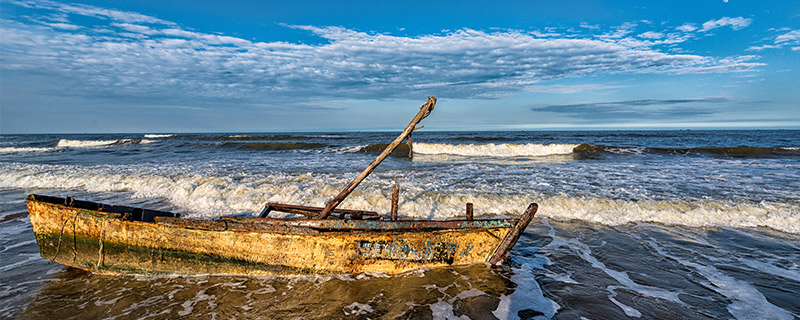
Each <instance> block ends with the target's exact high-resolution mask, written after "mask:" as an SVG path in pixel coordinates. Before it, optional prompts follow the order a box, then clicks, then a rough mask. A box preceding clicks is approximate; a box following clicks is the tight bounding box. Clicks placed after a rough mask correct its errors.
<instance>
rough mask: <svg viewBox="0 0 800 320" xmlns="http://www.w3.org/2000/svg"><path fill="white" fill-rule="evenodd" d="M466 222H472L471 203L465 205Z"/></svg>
mask: <svg viewBox="0 0 800 320" xmlns="http://www.w3.org/2000/svg"><path fill="white" fill-rule="evenodd" d="M467 220H472V202H468V203H467Z"/></svg>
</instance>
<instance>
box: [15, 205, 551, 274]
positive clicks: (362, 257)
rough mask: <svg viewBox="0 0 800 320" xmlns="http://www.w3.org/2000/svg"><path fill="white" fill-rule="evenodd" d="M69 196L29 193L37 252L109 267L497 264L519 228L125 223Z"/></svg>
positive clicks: (328, 269)
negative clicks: (514, 231) (512, 232)
mask: <svg viewBox="0 0 800 320" xmlns="http://www.w3.org/2000/svg"><path fill="white" fill-rule="evenodd" d="M54 199H55V200H54ZM58 201H63V202H66V203H63V202H62V203H58ZM70 201H72V199H70V198H67V199H63V198H54V197H45V196H36V195H31V196H29V197H28V212H29V214H30V220H31V224H32V225H33V231H34V233H35V235H36V240H37V242H38V244H39V249H40V253H41V255H42V257H43V258H46V259H49V260H52V261H55V262H58V263H61V264H64V265H68V266H71V267H75V268H80V269H84V270H87V271H91V272H95V273H109V274H245V275H304V274H341V273H360V272H376V271H381V272H387V273H390V274H393V273H399V272H403V271H406V270H409V269H413V268H419V267H438V266H448V265H465V264H471V263H477V262H493V263H501V262H502V260H503V259H504V258H505V255H507V254H508V252H507V251H508V250H510V246H513V242H516V238H518V237H519V235H518V234H517V235H516V236H514V235H511V234H510V233H511V231H512V229H520V226H519V222H520V221H519V220H499V219H498V220H475V221H439V222H437V221H365V220H316V219H269V218H223V219H219V220H215V221H212V220H193V219H180V218H175V217H164V216H159V217H155V218H153V219H152V220H153V221H152V222H144V221H129V220H130V219H129V214H128V213H127V212H123V211H125V210H128V209H135V208H128V207H117V206H108V205H102V204H95V203H90V202H82V203H84V204H86V203H89V204H92V205H95V206H97V208H95V209H89V208H88V207H87V205H82V206H76V205H72V204H70V203H69V202H70ZM136 210H139V214H140V215H141V211H142V210H141V209H136ZM131 211H134V210H131ZM529 211H530V210H529ZM533 211H534V212H535V209H534V210H533ZM134 214H136V213H135V212H134ZM145 215H146V214H145ZM529 215H530V216H532V215H533V213H530V214H529ZM145 220H147V219H145ZM529 221H530V218H529V217H528V219H527V221H526V222H524V224H525V225H527V223H528V222H529ZM521 229H523V230H524V226H521ZM509 237H515V238H514V239H510V238H509ZM512 240H513V241H512ZM509 241H511V242H512V243H510V246H509V243H508V242H509ZM501 247H502V248H505V247H508V248H507V249H502V248H501ZM498 248H500V249H501V250H504V251H505V252H498ZM498 259H499V261H498Z"/></svg>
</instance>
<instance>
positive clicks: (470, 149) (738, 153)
mask: <svg viewBox="0 0 800 320" xmlns="http://www.w3.org/2000/svg"><path fill="white" fill-rule="evenodd" d="M381 146H382V147H385V146H386V145H372V146H369V147H366V148H364V151H379V150H378V149H380V150H383V149H382V147H381ZM401 146H402V145H401ZM373 149H374V150H373ZM413 149H414V153H416V154H427V155H437V154H439V155H456V156H466V157H541V156H550V155H566V154H573V153H575V154H591V153H613V154H675V155H682V154H706V155H716V156H733V157H758V156H800V148H791V147H719V148H715V147H709V148H675V149H670V148H647V147H617V146H603V145H592V144H555V143H554V144H536V143H527V144H505V143H504V144H438V143H422V142H418V143H414V148H413ZM406 151H407V149H406Z"/></svg>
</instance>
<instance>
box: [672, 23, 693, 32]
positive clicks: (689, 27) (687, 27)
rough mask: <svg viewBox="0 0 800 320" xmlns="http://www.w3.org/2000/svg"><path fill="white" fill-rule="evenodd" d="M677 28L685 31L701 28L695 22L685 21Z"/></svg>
mask: <svg viewBox="0 0 800 320" xmlns="http://www.w3.org/2000/svg"><path fill="white" fill-rule="evenodd" d="M675 29H678V30H680V31H683V32H693V31H695V30H697V29H699V28H698V27H697V25H696V24H694V23H684V24H683V25H681V26H680V27H677V28H675Z"/></svg>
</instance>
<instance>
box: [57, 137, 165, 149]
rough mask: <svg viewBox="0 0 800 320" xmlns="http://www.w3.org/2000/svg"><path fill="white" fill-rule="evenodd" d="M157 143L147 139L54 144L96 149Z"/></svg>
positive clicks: (59, 146) (67, 141) (68, 141)
mask: <svg viewBox="0 0 800 320" xmlns="http://www.w3.org/2000/svg"><path fill="white" fill-rule="evenodd" d="M155 142H158V141H157V140H148V139H118V140H69V139H61V140H58V143H56V147H57V148H97V147H107V146H113V145H120V144H149V143H155Z"/></svg>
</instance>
